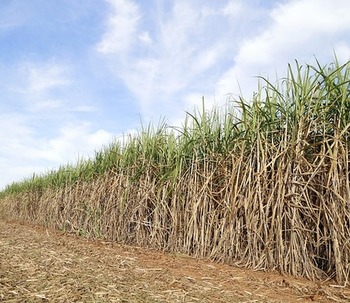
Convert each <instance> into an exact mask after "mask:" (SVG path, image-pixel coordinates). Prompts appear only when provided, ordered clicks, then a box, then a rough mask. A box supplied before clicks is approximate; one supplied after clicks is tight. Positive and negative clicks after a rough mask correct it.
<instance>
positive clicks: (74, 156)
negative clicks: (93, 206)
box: [0, 115, 114, 189]
mask: <svg viewBox="0 0 350 303" xmlns="http://www.w3.org/2000/svg"><path fill="white" fill-rule="evenodd" d="M29 125H30V121H29V119H28V118H27V117H25V116H21V115H14V116H9V115H7V116H6V115H2V116H1V126H2V127H1V128H0V136H1V138H2V147H1V151H0V158H2V159H6V161H5V160H2V161H1V162H2V170H1V172H0V189H1V188H3V187H4V186H5V185H6V184H8V182H9V180H13V181H16V180H21V179H23V178H25V177H27V176H30V175H31V174H32V173H33V172H36V173H41V172H46V171H47V170H48V169H56V168H58V167H59V166H60V165H62V164H67V163H76V162H77V160H78V159H79V158H81V157H84V158H86V157H93V156H94V154H95V151H96V150H99V149H100V148H102V146H104V145H108V144H109V143H111V142H112V140H113V139H114V136H113V134H112V133H110V132H108V131H106V130H104V129H94V128H93V127H92V125H91V123H88V122H75V123H66V124H65V125H63V126H62V127H60V128H59V130H58V134H56V136H53V137H51V138H47V137H41V136H40V135H39V134H40V133H41V132H40V131H39V130H38V129H34V128H33V127H30V126H29Z"/></svg>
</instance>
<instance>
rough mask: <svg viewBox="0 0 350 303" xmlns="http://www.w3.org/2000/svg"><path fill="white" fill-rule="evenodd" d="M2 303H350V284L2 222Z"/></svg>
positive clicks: (0, 222)
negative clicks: (272, 271) (311, 278)
mask: <svg viewBox="0 0 350 303" xmlns="http://www.w3.org/2000/svg"><path fill="white" fill-rule="evenodd" d="M333 284H335V283H334V282H333ZM0 302H125V303H126V302H208V303H209V302H213V303H215V302H283V303H287V302H320V303H322V302H350V289H349V288H342V287H338V286H337V285H332V282H328V283H313V282H310V281H307V280H304V279H296V278H292V277H283V276H281V275H278V274H276V273H264V272H256V271H252V270H245V269H239V268H235V267H232V266H228V265H222V264H216V263H212V262H209V261H205V260H197V259H193V258H189V257H185V256H178V255H176V256H175V255H170V254H162V253H159V252H155V251H151V250H147V249H143V248H137V247H129V246H121V245H117V244H112V243H108V242H102V241H89V240H86V239H84V238H79V237H76V236H72V235H63V234H62V233H60V232H57V231H52V230H45V229H42V228H37V227H32V226H26V225H20V224H16V223H7V222H3V221H0Z"/></svg>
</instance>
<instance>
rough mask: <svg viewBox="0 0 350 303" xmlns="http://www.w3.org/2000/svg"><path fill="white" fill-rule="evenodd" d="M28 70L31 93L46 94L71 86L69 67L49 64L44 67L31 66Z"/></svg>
mask: <svg viewBox="0 0 350 303" xmlns="http://www.w3.org/2000/svg"><path fill="white" fill-rule="evenodd" d="M26 69H27V70H26V72H27V73H28V88H27V89H28V91H29V92H45V91H48V90H50V89H53V88H56V87H59V86H64V85H68V84H70V80H69V79H68V77H67V76H68V74H69V69H68V68H67V66H63V65H59V64H56V63H51V62H49V63H46V64H42V65H33V64H29V66H27V67H26Z"/></svg>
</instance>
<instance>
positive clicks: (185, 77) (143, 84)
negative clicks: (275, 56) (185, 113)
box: [97, 0, 253, 119]
mask: <svg viewBox="0 0 350 303" xmlns="http://www.w3.org/2000/svg"><path fill="white" fill-rule="evenodd" d="M117 2H119V1H117ZM117 2H114V1H108V3H110V5H111V7H112V8H113V14H114V15H113V16H110V17H109V22H108V27H107V30H106V33H105V34H104V35H103V37H102V40H101V41H100V42H99V43H98V44H97V50H98V51H100V53H102V54H108V55H109V56H108V60H109V61H108V64H110V66H111V68H112V69H113V70H115V74H116V76H117V77H118V78H119V79H121V80H122V81H123V82H124V83H125V85H126V86H127V87H128V88H129V90H130V91H131V92H132V93H133V94H134V96H135V97H136V99H137V100H138V102H139V104H140V108H141V113H142V116H143V117H145V118H146V119H148V118H149V117H151V116H152V113H153V112H154V111H153V108H154V107H158V109H159V111H158V112H163V114H164V115H167V116H168V117H169V116H170V117H171V116H173V113H174V112H176V113H177V115H178V114H179V112H180V113H181V108H182V109H183V108H185V109H187V107H188V106H191V107H192V105H191V104H192V103H194V102H196V101H191V102H189V101H188V100H189V99H190V98H191V97H193V96H198V94H199V95H200V94H210V93H212V91H213V89H214V85H215V83H216V80H215V79H216V78H217V77H218V76H219V74H220V70H221V68H222V66H223V65H225V64H227V62H226V60H227V59H228V58H229V57H231V58H233V56H234V54H235V50H234V49H235V46H236V44H237V41H238V40H239V39H240V38H241V35H242V33H241V28H240V26H241V25H240V23H241V21H242V20H244V16H243V13H244V12H245V11H246V10H247V9H248V8H247V6H246V5H245V4H244V3H245V1H230V2H224V3H223V4H214V3H212V2H209V1H205V2H203V3H200V4H199V3H197V2H196V1H184V0H179V1H176V2H174V3H172V4H171V5H170V7H168V6H167V7H165V6H163V5H162V4H161V2H157V4H158V5H155V6H154V7H155V10H156V11H152V14H151V13H150V14H147V13H146V12H143V13H140V12H141V7H140V6H139V7H138V6H136V4H135V3H134V2H132V1H127V0H124V1H122V3H119V4H120V5H116V4H117ZM154 16H157V17H156V18H154ZM250 18H253V17H250ZM232 19H234V21H232ZM125 20H129V21H128V22H129V23H130V24H128V28H126V27H127V23H128V22H126V21H125ZM121 31H123V35H121V34H120V32H121ZM121 43H122V44H123V45H125V49H124V48H123V49H121V48H120V46H119V45H120V44H121ZM126 47H127V48H128V49H129V51H128V52H127V53H125V52H124V51H125V50H126ZM120 52H123V53H124V55H125V56H123V57H120ZM113 54H114V57H113V56H112V57H111V55H113ZM121 58H122V60H121ZM188 102H189V103H188ZM153 118H156V117H153Z"/></svg>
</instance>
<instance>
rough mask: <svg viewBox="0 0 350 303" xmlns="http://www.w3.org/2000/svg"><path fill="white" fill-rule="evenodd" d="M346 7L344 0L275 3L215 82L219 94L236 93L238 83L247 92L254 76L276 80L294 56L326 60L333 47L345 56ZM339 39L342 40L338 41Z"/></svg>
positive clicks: (348, 37)
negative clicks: (256, 32) (262, 23)
mask: <svg viewBox="0 0 350 303" xmlns="http://www.w3.org/2000/svg"><path fill="white" fill-rule="evenodd" d="M349 10H350V2H349V1H346V0H336V1H332V2H330V1H326V0H321V1H319V0H295V1H288V2H285V3H283V4H279V5H277V6H276V7H275V8H274V9H272V10H271V12H270V14H269V16H268V18H269V21H268V22H266V24H267V25H266V26H265V28H264V29H263V30H262V31H261V32H260V33H259V34H258V35H256V36H255V37H251V38H249V39H245V40H244V41H243V42H242V45H241V47H240V48H239V51H238V53H237V55H236V56H235V58H234V63H233V64H232V66H231V68H230V69H228V70H227V71H226V72H225V73H224V74H223V75H222V77H221V78H220V80H219V81H218V85H217V92H218V94H223V93H228V92H230V93H234V92H236V93H238V92H239V89H240V88H239V85H240V86H241V89H242V90H243V93H244V95H245V96H247V95H248V94H249V95H250V94H251V93H252V92H253V90H256V88H257V85H256V83H257V80H256V78H255V76H265V77H266V76H270V77H271V78H272V79H273V80H275V78H274V76H275V74H276V73H277V75H278V77H282V76H284V75H285V72H286V65H287V63H288V62H290V63H292V61H294V60H295V59H300V58H302V60H303V61H304V62H308V63H312V62H311V61H313V60H314V56H316V57H317V58H319V59H322V58H324V57H326V58H328V59H327V60H329V58H330V57H331V56H332V53H333V50H335V51H336V52H337V51H338V50H339V51H340V54H341V55H342V57H344V56H346V55H343V54H346V52H347V50H348V49H349V46H350V32H349V29H350V19H349V18H348V17H347V15H348V13H347V12H348V11H349ZM339 40H340V41H343V42H342V43H340V44H339V42H337V41H339ZM345 41H346V42H345ZM347 56H348V57H349V53H348V55H347ZM304 62H301V63H304ZM281 69H282V70H281ZM238 81H239V83H238Z"/></svg>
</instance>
